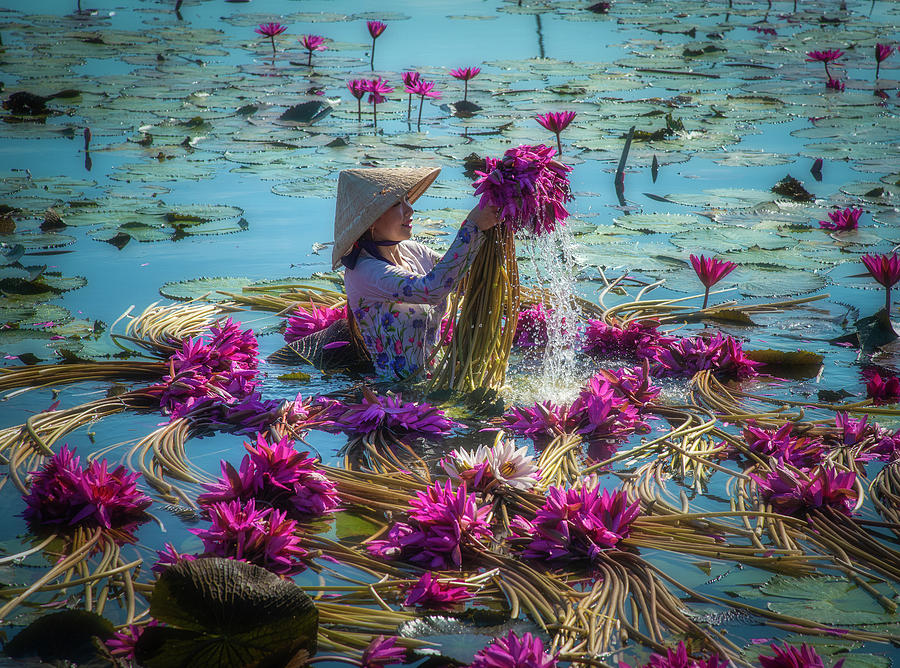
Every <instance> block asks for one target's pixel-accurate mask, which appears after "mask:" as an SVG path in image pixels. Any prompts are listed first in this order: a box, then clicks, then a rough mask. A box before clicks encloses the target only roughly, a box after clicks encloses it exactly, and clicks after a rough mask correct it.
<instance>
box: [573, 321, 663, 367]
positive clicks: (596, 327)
mask: <svg viewBox="0 0 900 668" xmlns="http://www.w3.org/2000/svg"><path fill="white" fill-rule="evenodd" d="M674 342H675V339H673V338H670V337H667V336H664V335H662V334H660V333H659V332H657V331H656V325H655V324H654V323H652V322H649V321H638V320H632V321H631V322H629V323H628V324H626V325H625V327H619V326H618V325H608V324H606V323H605V322H603V321H602V320H588V321H587V329H586V330H585V332H584V344H583V345H582V351H583V352H585V353H587V354H588V355H593V356H595V357H599V356H602V355H628V356H630V357H639V358H646V357H649V356H651V355H652V354H653V351H654V350H655V347H656V346H664V345H668V344H669V343H674Z"/></svg>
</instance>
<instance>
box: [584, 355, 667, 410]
mask: <svg viewBox="0 0 900 668" xmlns="http://www.w3.org/2000/svg"><path fill="white" fill-rule="evenodd" d="M595 378H598V379H599V378H602V380H604V381H606V382H607V383H609V386H610V387H611V388H612V389H613V391H614V392H615V393H616V394H618V395H619V396H620V397H622V398H624V399H626V400H628V401H629V402H631V403H633V404H636V405H638V406H643V405H644V404H647V403H650V402H652V401H655V400H656V398H657V397H658V396H659V393H660V391H661V390H660V388H659V387H658V386H656V385H654V384H653V378H651V377H650V364H649V363H648V361H647V360H646V359H645V360H644V364H643V365H642V366H634V367H623V368H621V369H610V370H607V369H600V370H599V371H598V372H597V374H596V375H595Z"/></svg>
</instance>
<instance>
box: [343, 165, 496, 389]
mask: <svg viewBox="0 0 900 668" xmlns="http://www.w3.org/2000/svg"><path fill="white" fill-rule="evenodd" d="M439 172H440V168H392V169H382V168H372V169H348V170H345V171H343V172H341V174H340V177H339V179H338V190H337V203H336V210H335V217H334V250H333V253H332V264H333V267H334V268H335V269H336V268H337V267H338V266H340V265H343V266H344V286H345V289H346V292H347V315H348V319H349V321H350V329H351V332H354V333H355V335H356V336H358V337H359V338H361V340H362V343H363V345H364V346H365V348H366V350H367V351H368V353H369V356H370V357H371V359H372V363H373V365H374V367H375V373H376V374H377V375H378V376H379V377H380V378H382V379H385V380H387V379H392V380H399V379H403V378H407V377H410V376H412V375H414V374H417V373H419V372H420V371H422V369H423V367H425V366H426V365H427V364H428V362H429V361H430V360H431V359H432V357H433V355H432V353H433V351H434V348H435V346H437V344H438V342H439V340H440V334H441V320H442V319H443V317H444V315H445V313H446V310H447V301H448V296H449V295H450V293H451V292H452V291H453V289H454V288H455V287H456V285H457V283H458V282H459V281H460V280H461V279H462V277H463V276H464V275H465V273H466V271H468V269H469V266H470V265H471V264H472V260H473V259H474V258H475V255H476V254H477V253H478V249H479V248H480V247H481V244H482V243H483V241H484V238H485V235H484V231H485V230H488V229H490V228H491V227H493V226H494V225H496V224H497V209H496V208H495V207H486V208H484V209H481V208H479V207H478V206H475V208H473V209H472V210H471V211H470V212H469V215H468V216H467V217H466V219H465V221H463V224H462V226H461V227H460V228H459V231H458V232H457V233H456V238H455V239H454V240H453V243H451V244H450V248H449V249H448V250H447V252H446V253H444V255H443V256H441V255H440V254H439V253H436V252H435V251H433V250H431V249H430V248H428V247H427V246H425V245H423V244H420V243H418V242H416V241H411V240H410V237H411V236H412V214H413V209H412V204H413V203H414V202H415V201H416V200H417V199H418V198H419V197H420V196H421V195H422V193H424V192H425V190H426V189H427V188H428V186H430V185H431V183H432V182H433V181H434V179H435V178H436V177H437V175H438V173H439Z"/></svg>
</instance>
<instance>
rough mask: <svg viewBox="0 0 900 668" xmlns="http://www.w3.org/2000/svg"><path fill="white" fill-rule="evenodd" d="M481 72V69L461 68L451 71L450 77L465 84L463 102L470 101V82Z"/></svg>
mask: <svg viewBox="0 0 900 668" xmlns="http://www.w3.org/2000/svg"><path fill="white" fill-rule="evenodd" d="M480 72H481V68H480V67H460V68H458V69H455V70H450V76H451V77H453V78H454V79H460V80H461V81H462V82H463V84H464V88H463V102H465V101H466V100H467V99H469V80H470V79H474V78H475V77H477V76H478V74H479V73H480Z"/></svg>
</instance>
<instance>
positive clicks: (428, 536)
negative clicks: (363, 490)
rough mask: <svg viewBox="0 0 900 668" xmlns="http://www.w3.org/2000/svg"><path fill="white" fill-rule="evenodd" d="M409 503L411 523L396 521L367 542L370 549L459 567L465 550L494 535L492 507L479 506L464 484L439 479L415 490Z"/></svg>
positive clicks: (387, 556) (381, 554)
mask: <svg viewBox="0 0 900 668" xmlns="http://www.w3.org/2000/svg"><path fill="white" fill-rule="evenodd" d="M409 505H410V510H409V524H405V523H403V522H395V523H394V524H393V525H392V526H391V528H390V530H389V531H388V534H387V538H386V539H384V540H373V541H370V542H369V543H368V544H367V545H366V547H367V548H368V550H369V552H371V553H372V554H374V555H377V556H379V557H382V558H384V559H402V560H404V561H408V562H410V563H413V564H418V565H420V566H424V567H426V568H431V569H437V570H447V569H451V568H452V569H459V568H460V567H461V566H462V563H463V553H464V551H466V550H467V549H469V548H477V547H480V546H481V545H482V544H483V542H484V541H489V540H490V539H491V537H492V536H493V531H492V530H491V526H490V523H489V521H490V516H491V507H490V506H487V505H485V506H479V505H478V502H477V500H476V496H475V494H474V493H471V494H470V493H468V492H467V491H466V486H465V484H462V485H460V486H459V487H458V488H457V489H455V490H454V489H453V487H452V486H451V483H450V481H449V480H448V481H446V482H445V483H444V484H443V485H441V483H439V482H436V483H434V484H433V485H431V486H429V487H428V488H426V490H425V491H424V492H416V498H414V499H411V500H410V502H409Z"/></svg>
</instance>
